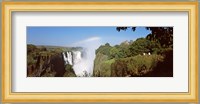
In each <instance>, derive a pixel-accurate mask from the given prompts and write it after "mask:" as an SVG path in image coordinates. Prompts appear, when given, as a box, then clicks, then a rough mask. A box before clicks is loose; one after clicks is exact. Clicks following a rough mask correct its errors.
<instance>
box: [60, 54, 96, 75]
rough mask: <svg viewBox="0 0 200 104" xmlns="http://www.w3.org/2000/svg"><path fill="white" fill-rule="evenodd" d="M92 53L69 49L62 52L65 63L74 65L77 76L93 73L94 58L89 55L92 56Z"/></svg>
mask: <svg viewBox="0 0 200 104" xmlns="http://www.w3.org/2000/svg"><path fill="white" fill-rule="evenodd" d="M90 54H92V53H91V52H87V54H84V52H81V51H67V52H63V53H62V55H63V59H64V61H65V65H66V64H70V65H72V67H73V69H74V72H75V74H76V75H77V76H84V73H87V74H90V75H92V71H93V63H92V62H93V60H92V58H91V57H88V56H91V55H90Z"/></svg>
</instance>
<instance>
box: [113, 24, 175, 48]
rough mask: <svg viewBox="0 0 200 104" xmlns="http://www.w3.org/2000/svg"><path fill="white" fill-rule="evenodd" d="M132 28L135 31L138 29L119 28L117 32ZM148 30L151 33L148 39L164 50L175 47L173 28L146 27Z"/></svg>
mask: <svg viewBox="0 0 200 104" xmlns="http://www.w3.org/2000/svg"><path fill="white" fill-rule="evenodd" d="M128 28H131V29H132V30H133V31H135V30H136V27H117V28H116V30H117V31H119V32H120V31H121V30H123V31H126V30H127V29H128ZM146 29H147V30H150V31H151V34H149V35H147V36H146V39H148V40H151V41H154V42H157V43H159V44H161V46H162V47H163V48H172V47H173V27H146Z"/></svg>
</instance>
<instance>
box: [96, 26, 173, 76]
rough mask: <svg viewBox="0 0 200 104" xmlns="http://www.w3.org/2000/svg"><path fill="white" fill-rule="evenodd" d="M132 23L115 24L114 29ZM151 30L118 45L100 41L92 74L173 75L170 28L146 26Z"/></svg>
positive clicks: (118, 29)
mask: <svg viewBox="0 0 200 104" xmlns="http://www.w3.org/2000/svg"><path fill="white" fill-rule="evenodd" d="M129 28H130V29H132V30H133V31H135V30H136V28H135V27H117V28H116V29H117V31H119V32H120V31H123V30H126V29H129ZM146 29H149V30H150V31H151V34H149V35H147V36H146V37H145V38H138V39H136V40H135V41H132V40H131V41H125V42H122V43H121V44H120V45H115V46H110V44H109V43H106V44H105V45H101V46H100V47H99V48H98V49H97V50H96V58H95V61H94V72H93V76H96V77H139V76H144V77H145V76H146V77H149V76H154V77H156V76H162V77H171V76H173V28H172V27H147V28H146Z"/></svg>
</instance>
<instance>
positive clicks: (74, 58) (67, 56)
mask: <svg viewBox="0 0 200 104" xmlns="http://www.w3.org/2000/svg"><path fill="white" fill-rule="evenodd" d="M62 55H63V59H64V61H65V64H70V65H75V64H77V63H79V62H80V61H81V59H82V56H81V52H80V51H67V52H63V53H62Z"/></svg>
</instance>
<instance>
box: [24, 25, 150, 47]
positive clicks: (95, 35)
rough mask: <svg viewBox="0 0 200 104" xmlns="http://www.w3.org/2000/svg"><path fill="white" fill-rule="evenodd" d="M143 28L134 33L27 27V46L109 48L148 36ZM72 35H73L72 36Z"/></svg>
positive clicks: (100, 29) (128, 30)
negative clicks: (94, 44)
mask: <svg viewBox="0 0 200 104" xmlns="http://www.w3.org/2000/svg"><path fill="white" fill-rule="evenodd" d="M150 33H151V31H150V30H146V29H145V27H137V29H136V31H132V30H131V29H127V30H126V31H120V32H118V31H117V30H116V27H114V26H112V27H111V26H105V27H97V26H95V27H87V26H86V27H79V26H77V27H64V26H62V27H59V26H51V27H47V26H37V27H35V26H33V27H32V26H29V27H27V44H33V45H37V46H60V47H83V46H84V44H85V43H88V42H89V44H92V43H95V42H99V41H100V42H101V44H105V43H109V44H110V45H111V46H114V45H119V44H121V43H122V42H124V41H132V40H133V41H135V40H136V39H137V38H142V37H143V38H145V37H146V36H147V35H148V34H150ZM72 34H73V35H72Z"/></svg>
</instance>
